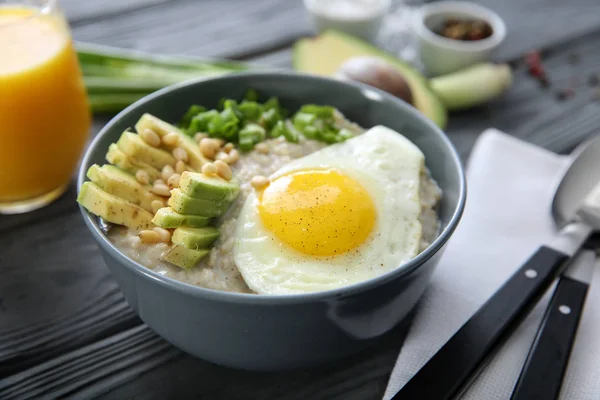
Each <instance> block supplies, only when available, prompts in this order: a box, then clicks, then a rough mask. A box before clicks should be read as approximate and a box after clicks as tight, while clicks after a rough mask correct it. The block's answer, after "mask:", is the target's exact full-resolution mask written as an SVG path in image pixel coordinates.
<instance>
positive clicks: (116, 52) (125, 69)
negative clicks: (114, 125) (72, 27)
mask: <svg viewBox="0 0 600 400" xmlns="http://www.w3.org/2000/svg"><path fill="white" fill-rule="evenodd" d="M76 50H77V56H78V58H79V64H80V66H81V70H82V72H83V78H84V82H85V85H86V88H87V92H88V96H89V101H90V106H91V109H92V111H93V112H100V113H115V112H118V111H120V110H122V109H123V108H125V107H127V106H128V105H129V104H131V103H133V102H135V101H136V100H138V99H140V98H142V97H144V96H146V95H148V94H150V93H152V92H154V91H156V90H158V89H161V88H163V87H165V86H168V85H171V84H174V83H177V82H181V81H184V80H188V79H193V78H202V77H205V78H209V77H212V76H217V75H223V74H228V73H232V72H239V71H244V70H247V69H249V66H248V65H245V64H243V63H238V62H234V61H215V60H207V59H200V58H193V57H179V56H151V55H148V54H146V53H141V52H136V51H129V50H121V49H115V48H111V47H105V46H97V45H91V44H82V43H78V44H77V45H76Z"/></svg>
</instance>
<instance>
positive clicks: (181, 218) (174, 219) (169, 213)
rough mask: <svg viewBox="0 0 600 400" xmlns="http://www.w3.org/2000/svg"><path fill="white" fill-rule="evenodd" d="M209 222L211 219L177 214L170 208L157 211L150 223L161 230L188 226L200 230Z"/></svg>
mask: <svg viewBox="0 0 600 400" xmlns="http://www.w3.org/2000/svg"><path fill="white" fill-rule="evenodd" d="M210 222H211V218H208V217H201V216H199V215H189V214H179V213H178V212H175V210H173V209H172V208H171V207H163V208H161V209H159V210H158V211H157V212H156V214H155V215H154V218H153V219H152V223H153V224H154V225H156V226H159V227H161V228H165V229H169V228H179V227H180V226H189V227H192V228H202V227H204V226H207V225H208V224H209V223H210Z"/></svg>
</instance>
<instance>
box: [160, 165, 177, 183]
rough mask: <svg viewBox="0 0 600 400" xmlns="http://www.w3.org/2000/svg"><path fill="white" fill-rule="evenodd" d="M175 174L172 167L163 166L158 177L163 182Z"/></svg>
mask: <svg viewBox="0 0 600 400" xmlns="http://www.w3.org/2000/svg"><path fill="white" fill-rule="evenodd" d="M174 173H175V170H174V169H173V167H171V166H170V165H165V166H164V167H163V169H162V171H161V172H160V176H161V178H162V179H163V181H165V182H166V181H168V180H169V178H170V177H171V175H173V174H174Z"/></svg>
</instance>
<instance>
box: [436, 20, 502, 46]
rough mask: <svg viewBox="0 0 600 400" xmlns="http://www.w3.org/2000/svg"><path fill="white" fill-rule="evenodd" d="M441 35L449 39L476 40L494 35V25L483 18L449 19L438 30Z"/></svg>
mask: <svg viewBox="0 0 600 400" xmlns="http://www.w3.org/2000/svg"><path fill="white" fill-rule="evenodd" d="M435 33H437V34H438V35H440V36H444V37H446V38H448V39H454V40H463V41H474V40H483V39H486V38H488V37H490V36H492V33H493V30H492V26H491V25H490V24H489V23H487V22H486V21H484V20H482V19H462V20H459V19H454V18H452V19H447V20H446V21H444V23H443V25H442V27H441V29H439V30H436V31H435Z"/></svg>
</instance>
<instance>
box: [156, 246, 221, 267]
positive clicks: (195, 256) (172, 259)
mask: <svg viewBox="0 0 600 400" xmlns="http://www.w3.org/2000/svg"><path fill="white" fill-rule="evenodd" d="M208 253H210V250H192V249H188V248H185V247H183V246H178V245H175V246H173V247H172V248H171V250H169V251H167V252H166V253H165V254H164V255H163V257H162V259H163V260H164V261H166V262H169V263H171V264H174V265H177V266H178V267H180V268H183V269H190V268H193V267H195V266H196V264H198V263H199V262H200V260H202V259H203V258H204V257H205V256H206V255H207V254H208Z"/></svg>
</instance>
